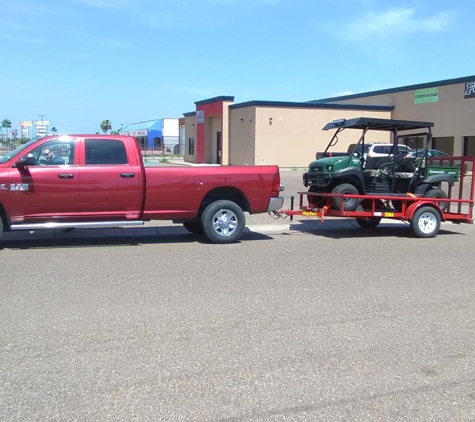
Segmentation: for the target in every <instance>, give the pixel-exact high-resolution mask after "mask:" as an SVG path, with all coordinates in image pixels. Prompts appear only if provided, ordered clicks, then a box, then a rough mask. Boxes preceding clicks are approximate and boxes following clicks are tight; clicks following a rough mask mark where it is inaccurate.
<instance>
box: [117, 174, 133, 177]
mask: <svg viewBox="0 0 475 422" xmlns="http://www.w3.org/2000/svg"><path fill="white" fill-rule="evenodd" d="M120 177H135V173H120Z"/></svg>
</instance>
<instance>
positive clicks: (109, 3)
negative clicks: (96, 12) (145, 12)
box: [78, 0, 130, 9]
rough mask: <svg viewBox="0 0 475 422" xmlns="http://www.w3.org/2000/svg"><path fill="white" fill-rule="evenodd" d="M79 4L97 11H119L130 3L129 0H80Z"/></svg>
mask: <svg viewBox="0 0 475 422" xmlns="http://www.w3.org/2000/svg"><path fill="white" fill-rule="evenodd" d="M78 2H79V3H83V4H85V5H87V6H90V7H94V8H96V9H118V8H122V7H124V6H127V5H128V4H129V3H130V2H129V1H127V0H78Z"/></svg>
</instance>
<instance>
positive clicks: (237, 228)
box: [201, 199, 246, 243]
mask: <svg viewBox="0 0 475 422" xmlns="http://www.w3.org/2000/svg"><path fill="white" fill-rule="evenodd" d="M201 224H202V227H203V233H204V234H205V236H206V237H207V238H208V239H209V240H210V241H211V242H213V243H234V242H237V241H238V240H239V238H240V237H241V235H242V232H243V230H244V227H245V226H246V217H245V216H244V212H243V210H242V209H241V207H240V206H239V205H238V204H236V203H235V202H232V201H228V200H225V199H221V200H219V201H215V202H213V203H211V204H209V205H208V206H207V207H206V209H205V210H204V211H203V214H202V216H201Z"/></svg>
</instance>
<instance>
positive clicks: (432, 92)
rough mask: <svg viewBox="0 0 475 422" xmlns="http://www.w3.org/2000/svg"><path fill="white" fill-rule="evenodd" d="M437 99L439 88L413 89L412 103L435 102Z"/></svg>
mask: <svg viewBox="0 0 475 422" xmlns="http://www.w3.org/2000/svg"><path fill="white" fill-rule="evenodd" d="M438 101H439V88H438V87H437V88H426V89H417V90H416V91H414V104H425V103H436V102H438Z"/></svg>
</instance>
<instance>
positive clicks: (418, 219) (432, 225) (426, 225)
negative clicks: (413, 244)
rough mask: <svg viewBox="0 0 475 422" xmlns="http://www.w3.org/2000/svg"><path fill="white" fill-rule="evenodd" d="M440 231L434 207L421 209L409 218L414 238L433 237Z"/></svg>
mask: <svg viewBox="0 0 475 422" xmlns="http://www.w3.org/2000/svg"><path fill="white" fill-rule="evenodd" d="M439 229H440V214H439V212H438V211H437V210H436V209H435V208H434V207H429V206H427V207H421V208H419V209H418V210H416V212H415V213H414V214H413V216H412V218H411V230H412V232H413V233H414V235H415V236H416V237H426V238H427V237H434V236H435V235H436V234H437V233H438V232H439Z"/></svg>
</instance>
